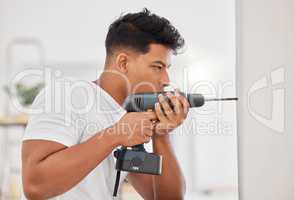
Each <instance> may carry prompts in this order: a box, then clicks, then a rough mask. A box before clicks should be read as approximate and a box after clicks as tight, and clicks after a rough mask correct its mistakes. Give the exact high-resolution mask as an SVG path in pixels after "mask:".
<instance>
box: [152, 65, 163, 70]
mask: <svg viewBox="0 0 294 200" xmlns="http://www.w3.org/2000/svg"><path fill="white" fill-rule="evenodd" d="M153 67H154V68H156V69H158V70H161V69H162V67H161V66H156V65H154V66H153Z"/></svg>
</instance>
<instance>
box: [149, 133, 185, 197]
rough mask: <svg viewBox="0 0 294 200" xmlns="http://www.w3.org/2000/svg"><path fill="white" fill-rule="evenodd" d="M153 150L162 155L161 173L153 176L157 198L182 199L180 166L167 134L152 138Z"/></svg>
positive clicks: (182, 179) (182, 178)
mask: <svg viewBox="0 0 294 200" xmlns="http://www.w3.org/2000/svg"><path fill="white" fill-rule="evenodd" d="M152 141H153V151H154V153H156V154H160V155H162V156H163V162H162V175H160V176H154V186H155V188H154V190H155V191H154V192H155V194H156V197H157V199H167V200H172V199H176V200H180V199H183V197H184V193H185V189H186V185H185V179H184V176H183V174H182V172H181V168H180V166H179V163H178V161H177V159H176V156H175V154H174V152H173V149H172V146H171V143H170V138H169V135H164V136H155V137H154V138H153V140H152Z"/></svg>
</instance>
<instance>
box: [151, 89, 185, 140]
mask: <svg viewBox="0 0 294 200" xmlns="http://www.w3.org/2000/svg"><path fill="white" fill-rule="evenodd" d="M167 96H168V97H169V98H170V100H171V102H172V104H173V106H174V109H172V108H171V107H170V105H169V103H168V102H167V101H166V100H165V99H164V97H163V95H159V97H158V99H159V103H156V105H155V113H156V115H157V118H158V119H159V122H157V124H156V127H155V133H156V134H157V135H165V134H167V133H169V132H171V131H172V130H174V129H175V128H176V127H178V126H179V125H181V124H182V123H183V121H184V120H185V119H186V118H187V114H188V111H189V107H190V104H189V102H188V100H187V99H186V98H185V97H184V96H182V95H180V94H179V91H178V90H176V91H175V95H173V94H171V93H167Z"/></svg>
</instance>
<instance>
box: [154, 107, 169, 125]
mask: <svg viewBox="0 0 294 200" xmlns="http://www.w3.org/2000/svg"><path fill="white" fill-rule="evenodd" d="M155 112H156V115H157V117H158V119H159V121H161V122H165V121H167V119H166V116H165V115H164V113H163V111H162V109H161V107H160V104H159V103H156V104H155Z"/></svg>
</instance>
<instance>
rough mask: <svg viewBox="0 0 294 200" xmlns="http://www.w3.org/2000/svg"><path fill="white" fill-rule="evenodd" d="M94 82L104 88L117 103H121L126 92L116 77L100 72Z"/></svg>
mask: <svg viewBox="0 0 294 200" xmlns="http://www.w3.org/2000/svg"><path fill="white" fill-rule="evenodd" d="M94 83H95V84H97V85H99V86H100V87H101V88H102V89H103V90H105V91H106V92H107V93H108V94H109V95H110V96H112V98H113V99H114V100H115V101H116V102H117V103H118V104H119V105H123V103H124V101H125V99H126V97H127V94H126V93H125V90H124V89H123V86H122V85H121V84H120V83H119V80H117V79H116V77H114V76H111V75H109V74H107V73H104V72H103V73H102V74H101V75H100V77H99V79H97V80H95V81H94Z"/></svg>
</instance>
